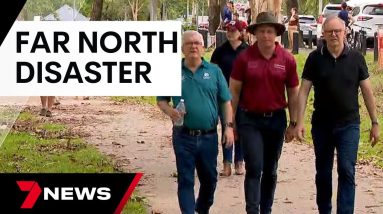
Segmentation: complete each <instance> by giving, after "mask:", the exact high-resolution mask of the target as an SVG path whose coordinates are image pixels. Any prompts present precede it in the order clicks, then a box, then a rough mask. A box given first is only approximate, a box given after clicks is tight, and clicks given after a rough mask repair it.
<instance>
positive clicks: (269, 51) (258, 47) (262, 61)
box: [230, 12, 299, 214]
mask: <svg viewBox="0 0 383 214" xmlns="http://www.w3.org/2000/svg"><path fill="white" fill-rule="evenodd" d="M248 31H249V32H250V33H252V34H254V35H255V37H256V38H257V42H256V43H255V44H254V45H252V46H250V47H249V48H248V49H246V50H244V51H243V52H241V53H240V55H239V56H238V58H237V59H236V60H235V61H234V66H233V72H232V73H231V78H230V90H231V92H232V95H233V99H232V105H233V111H234V112H235V111H236V110H237V107H238V113H237V117H236V122H237V129H238V133H239V136H240V137H241V140H242V146H243V152H244V160H245V167H246V176H245V199H246V211H247V213H248V214H258V213H271V207H272V205H273V200H274V192H275V188H276V184H277V167H278V160H279V157H280V155H281V151H282V145H283V141H284V138H286V141H291V140H292V138H293V136H294V127H293V126H294V125H296V121H295V119H296V118H295V117H296V109H295V105H296V99H297V95H298V84H299V80H298V74H297V71H296V63H295V59H294V57H293V56H292V55H291V54H290V53H288V52H287V51H285V50H284V49H283V48H282V47H281V46H280V45H279V43H277V42H275V39H276V37H277V36H280V35H281V34H282V33H283V32H284V31H285V26H284V25H282V24H279V23H278V22H277V20H276V18H275V17H274V16H273V14H271V13H268V12H262V13H259V14H258V16H257V19H256V23H255V24H253V25H250V26H249V27H248ZM285 91H287V96H288V101H286V98H285ZM286 107H288V109H289V115H290V125H289V127H288V128H287V130H286V126H287V119H286V112H285V108H286ZM285 132H286V136H285Z"/></svg>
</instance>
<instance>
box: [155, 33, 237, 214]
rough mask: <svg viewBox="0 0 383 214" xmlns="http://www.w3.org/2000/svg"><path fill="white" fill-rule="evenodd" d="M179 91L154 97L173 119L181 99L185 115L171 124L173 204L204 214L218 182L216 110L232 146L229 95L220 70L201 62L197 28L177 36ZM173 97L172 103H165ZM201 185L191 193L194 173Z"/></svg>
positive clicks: (189, 212) (177, 115) (187, 212)
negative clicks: (174, 177) (180, 54)
mask: <svg viewBox="0 0 383 214" xmlns="http://www.w3.org/2000/svg"><path fill="white" fill-rule="evenodd" d="M182 52H183V54H184V56H185V58H184V59H183V60H182V91H181V97H180V96H173V97H157V104H158V106H159V108H160V109H161V110H162V111H163V112H164V113H165V114H167V115H168V116H169V117H170V118H171V119H172V121H173V122H174V121H178V119H180V117H182V115H181V114H180V113H179V112H178V111H177V110H176V109H175V108H174V107H175V106H177V104H178V103H179V102H180V100H181V99H184V102H185V107H186V114H184V115H183V116H184V123H183V125H182V126H173V148H174V153H175V156H176V166H177V172H178V173H177V181H178V202H179V206H180V209H181V213H182V214H194V212H195V211H196V212H197V213H199V214H208V213H209V209H210V207H211V206H212V204H213V201H214V192H215V188H216V186H217V176H218V173H217V156H218V135H217V124H218V108H221V112H222V114H223V115H224V118H223V121H224V122H223V124H224V127H225V133H224V135H223V139H224V140H223V143H224V144H225V145H226V146H227V147H230V146H232V145H233V142H234V136H233V121H232V119H233V116H232V108H231V104H230V100H231V95H230V91H229V87H228V86H227V83H226V81H225V77H224V76H223V74H222V71H221V69H220V68H219V67H218V66H217V65H215V64H211V63H209V62H207V61H205V60H204V59H203V58H202V56H203V54H204V43H203V37H202V35H201V34H200V33H198V32H197V31H185V32H184V34H183V38H182ZM170 101H172V102H173V105H174V107H172V106H170V105H169V102H170ZM196 170H197V175H198V179H199V183H200V187H199V193H198V198H197V200H195V196H194V183H195V182H194V177H195V171H196Z"/></svg>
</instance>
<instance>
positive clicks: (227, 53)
mask: <svg viewBox="0 0 383 214" xmlns="http://www.w3.org/2000/svg"><path fill="white" fill-rule="evenodd" d="M226 29H227V32H226V37H227V41H226V42H225V43H223V44H222V45H221V46H219V47H218V48H216V49H215V50H214V52H213V54H212V56H211V60H210V62H212V63H214V64H217V65H218V66H219V67H220V68H221V70H222V72H223V75H224V76H225V79H226V82H227V84H229V79H230V74H231V70H232V68H233V62H234V60H235V58H236V57H237V56H238V54H239V53H240V52H242V51H243V50H245V49H246V48H247V47H248V45H247V44H246V42H244V41H243V33H244V31H243V30H244V28H243V25H242V23H241V22H240V21H239V20H238V21H231V22H229V23H228V24H227V25H226ZM220 119H221V121H223V118H222V117H221V118H220ZM224 131H225V128H222V133H224ZM234 147H235V150H234V169H235V174H237V175H242V174H243V173H244V168H243V167H244V165H243V153H242V149H241V145H240V142H239V140H238V139H236V141H235V142H234ZM222 154H223V170H222V172H221V173H220V175H221V176H230V175H231V164H232V163H233V146H231V147H229V148H226V147H225V145H224V144H222Z"/></svg>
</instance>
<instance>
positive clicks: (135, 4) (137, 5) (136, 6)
mask: <svg viewBox="0 0 383 214" xmlns="http://www.w3.org/2000/svg"><path fill="white" fill-rule="evenodd" d="M128 3H129V6H130V10H131V12H132V18H133V20H134V21H137V20H138V13H139V12H140V10H141V9H142V7H143V6H144V3H145V2H144V1H140V0H128Z"/></svg>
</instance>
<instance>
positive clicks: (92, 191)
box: [16, 181, 111, 209]
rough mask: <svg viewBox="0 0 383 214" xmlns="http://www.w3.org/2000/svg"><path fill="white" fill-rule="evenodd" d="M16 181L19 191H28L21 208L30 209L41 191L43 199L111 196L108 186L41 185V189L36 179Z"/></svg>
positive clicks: (105, 197) (95, 198)
mask: <svg viewBox="0 0 383 214" xmlns="http://www.w3.org/2000/svg"><path fill="white" fill-rule="evenodd" d="M16 183H17V185H18V186H19V188H20V190H21V191H24V192H29V193H28V195H27V197H26V198H25V200H24V202H23V203H22V204H21V207H20V208H21V209H32V208H33V207H34V205H35V203H36V201H37V200H38V198H39V196H40V195H41V193H43V200H44V201H48V200H55V201H60V200H61V201H73V200H79V201H82V200H89V201H90V200H100V201H106V200H110V198H111V193H110V192H111V191H110V188H108V187H91V188H89V187H81V188H80V187H54V188H49V187H43V189H41V187H40V185H39V184H38V183H37V182H36V181H16Z"/></svg>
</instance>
